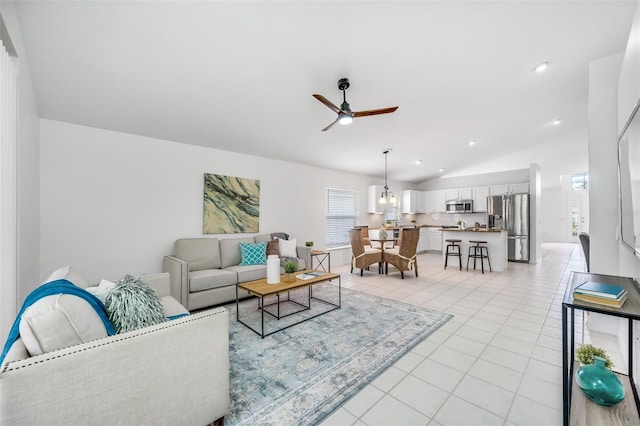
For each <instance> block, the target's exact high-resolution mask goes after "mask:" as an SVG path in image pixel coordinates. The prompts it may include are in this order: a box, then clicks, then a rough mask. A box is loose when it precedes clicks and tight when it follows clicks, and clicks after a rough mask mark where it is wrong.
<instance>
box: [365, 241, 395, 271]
mask: <svg viewBox="0 0 640 426" xmlns="http://www.w3.org/2000/svg"><path fill="white" fill-rule="evenodd" d="M367 240H369V243H372V242H374V243H380V251H382V262H380V263H379V264H378V273H379V274H382V273H383V267H382V265H383V264H384V249H385V245H386V244H385V243H390V242H393V246H394V247H395V245H396V243H397V242H398V238H367ZM376 248H377V247H376ZM387 248H388V247H387Z"/></svg>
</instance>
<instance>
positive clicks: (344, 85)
mask: <svg viewBox="0 0 640 426" xmlns="http://www.w3.org/2000/svg"><path fill="white" fill-rule="evenodd" d="M349 86H350V84H349V79H348V78H341V79H340V80H338V89H340V90H347V89H348V88H349Z"/></svg>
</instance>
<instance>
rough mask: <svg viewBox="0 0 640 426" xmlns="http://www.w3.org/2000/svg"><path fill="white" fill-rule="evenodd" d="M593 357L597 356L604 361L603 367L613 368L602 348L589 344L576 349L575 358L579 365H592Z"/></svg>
mask: <svg viewBox="0 0 640 426" xmlns="http://www.w3.org/2000/svg"><path fill="white" fill-rule="evenodd" d="M594 356H599V357H600V358H603V359H604V360H605V361H606V364H605V367H606V368H609V369H611V367H613V361H611V358H609V355H607V353H606V352H605V350H604V349H602V348H597V347H595V346H593V345H592V344H591V343H585V344H583V345H580V346H578V347H577V348H576V358H578V361H580V364H582V365H585V364H593V363H594V360H593V357H594Z"/></svg>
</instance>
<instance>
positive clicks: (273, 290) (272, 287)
mask: <svg viewBox="0 0 640 426" xmlns="http://www.w3.org/2000/svg"><path fill="white" fill-rule="evenodd" d="M310 272H312V273H319V274H322V275H319V276H317V277H314V278H309V279H307V280H302V279H299V278H296V280H295V282H292V283H285V282H282V281H281V282H280V283H279V284H267V280H266V278H263V279H260V280H255V281H248V282H246V283H241V284H237V285H236V318H237V319H238V322H239V323H241V324H243V325H244V326H246V327H247V328H249V329H250V330H252V331H253V332H255V333H256V334H258V335H259V336H261V337H262V338H263V339H264V338H265V337H266V336H270V335H272V334H273V333H277V332H278V331H282V330H286V329H287V328H289V327H293V326H294V325H297V324H300V323H303V322H305V321H308V320H310V319H313V318H316V317H319V316H320V315H324V314H326V313H329V312H331V311H335V310H336V309H340V307H341V304H342V281H341V279H340V275H338V274H332V273H331V272H324V271H315V270H311V269H306V270H304V271H298V273H297V274H296V275H300V274H305V273H310ZM335 279H337V280H338V303H337V304H336V303H333V302H330V301H328V300H324V299H320V298H318V297H314V296H313V286H314V285H316V284H320V283H324V282H327V281H331V280H335ZM303 288H307V290H308V295H307V298H306V299H307V304H306V305H305V304H304V303H300V301H297V300H293V299H291V297H290V292H291V291H293V290H299V289H303ZM238 289H243V290H246V291H248V292H249V294H251V295H253V296H256V297H257V298H258V299H259V301H258V309H260V311H261V327H260V330H256V329H255V328H253V327H251V326H250V325H249V324H247V323H246V322H244V321H242V320H241V319H240V303H239V297H238ZM270 296H275V297H276V299H277V300H276V301H275V302H273V303H269V304H267V305H265V303H264V301H265V298H266V297H270ZM312 300H314V301H318V302H321V303H324V304H326V305H329V306H331V307H332V308H331V309H328V310H326V311H323V312H320V313H318V314H316V315H313V316H309V317H305V318H304V319H302V320H300V321H298V322H295V323H293V324H288V325H286V326H284V327H281V328H278V329H277V330H274V331H271V332H269V333H266V334H265V332H264V318H265V316H264V314H265V313H267V314H268V315H269V316H271V317H273V318H275V319H276V320H280V319H282V318H285V317H288V316H291V315H295V314H299V313H300V312H303V311H308V310H310V309H311V301H312ZM284 303H286V304H292V305H295V306H296V308H297V309H296V310H295V311H293V312H289V313H286V314H281V312H280V305H281V304H284ZM268 307H273V308H272V309H267V308H268ZM274 310H275V312H272V311H274Z"/></svg>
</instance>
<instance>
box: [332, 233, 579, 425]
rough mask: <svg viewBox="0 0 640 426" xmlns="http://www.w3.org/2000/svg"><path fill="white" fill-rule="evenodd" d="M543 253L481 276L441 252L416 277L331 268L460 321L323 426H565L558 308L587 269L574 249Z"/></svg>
mask: <svg viewBox="0 0 640 426" xmlns="http://www.w3.org/2000/svg"><path fill="white" fill-rule="evenodd" d="M542 250H543V259H542V261H541V262H540V263H538V264H535V265H533V264H521V263H512V262H510V263H509V267H508V269H507V270H506V271H504V272H491V273H485V274H484V275H482V274H481V273H480V271H479V270H478V271H471V270H469V272H467V271H465V270H464V268H463V270H462V271H460V270H459V269H458V268H455V267H451V266H449V267H448V268H447V269H446V270H444V269H443V265H442V258H441V256H440V255H437V254H422V255H420V256H419V259H418V262H419V265H420V270H419V272H420V277H419V278H416V277H415V276H414V275H413V274H410V275H408V274H407V273H405V274H406V275H405V279H404V280H401V279H400V275H399V273H398V272H397V271H396V270H393V268H392V267H390V268H389V275H388V276H384V275H377V273H375V272H374V271H369V272H365V276H364V277H360V274H359V273H355V272H354V273H353V274H350V273H349V266H348V265H344V266H340V267H336V268H334V271H333V272H337V273H340V274H342V283H343V285H344V286H345V287H349V288H353V289H357V290H361V291H366V292H369V293H373V294H377V295H382V296H385V297H388V298H391V299H396V300H400V301H403V302H407V303H412V304H416V305H420V306H425V307H429V308H433V309H436V310H439V311H444V312H449V313H451V314H454V315H455V317H454V318H452V319H451V320H450V321H449V322H447V323H446V324H445V325H444V326H443V327H441V328H440V329H439V330H437V331H436V332H435V333H434V334H432V335H431V336H430V337H429V338H428V339H427V340H425V341H424V342H422V343H421V344H419V345H418V346H417V347H415V348H414V349H413V350H412V351H411V352H409V353H408V354H406V355H405V356H404V357H403V358H402V359H400V360H399V361H398V362H396V363H395V364H394V365H393V366H392V367H391V368H389V369H388V370H387V371H385V372H384V373H383V374H382V375H380V376H379V377H378V378H377V379H376V380H375V381H373V382H372V383H371V384H370V385H369V386H367V387H366V388H364V389H363V390H362V391H361V392H360V393H358V394H357V395H355V396H354V397H353V398H351V399H350V400H349V401H347V402H346V403H345V404H344V405H343V406H342V407H341V408H339V409H338V410H337V411H336V412H335V413H334V414H333V415H331V416H330V417H329V418H327V419H326V420H325V421H324V422H323V423H322V425H323V426H333V425H340V426H342V425H359V426H362V425H394V426H399V425H494V424H495V425H560V424H562V381H561V378H562V374H561V366H562V357H561V353H562V345H561V302H562V297H563V294H564V290H565V285H566V281H567V279H568V277H569V274H570V272H571V271H585V263H584V257H583V255H582V251H581V249H580V247H579V246H578V245H575V244H555V243H553V244H551V243H549V244H543V246H542ZM392 270H393V271H392Z"/></svg>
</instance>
